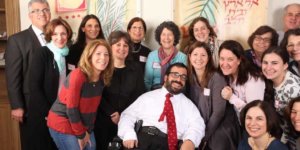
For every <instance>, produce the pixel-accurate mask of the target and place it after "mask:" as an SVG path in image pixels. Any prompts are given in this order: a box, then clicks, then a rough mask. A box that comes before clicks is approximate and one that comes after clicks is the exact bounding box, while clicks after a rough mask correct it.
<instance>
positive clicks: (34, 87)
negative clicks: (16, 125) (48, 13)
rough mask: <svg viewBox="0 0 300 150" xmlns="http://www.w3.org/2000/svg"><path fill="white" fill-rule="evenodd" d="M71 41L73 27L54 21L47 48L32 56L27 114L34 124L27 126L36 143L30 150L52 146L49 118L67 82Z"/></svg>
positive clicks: (49, 27) (48, 34)
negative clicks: (67, 65) (67, 58)
mask: <svg viewBox="0 0 300 150" xmlns="http://www.w3.org/2000/svg"><path fill="white" fill-rule="evenodd" d="M71 38H72V30H71V27H70V25H69V24H68V23H67V22H66V21H65V20H63V19H61V18H57V19H53V20H52V21H51V22H50V23H48V24H47V26H46V29H45V40H46V41H47V44H46V46H43V47H41V48H39V49H37V50H35V52H34V53H33V55H32V61H31V66H30V68H29V75H30V76H29V82H30V84H29V90H30V99H29V100H28V102H27V104H28V110H27V111H28V121H29V122H31V124H30V125H29V124H28V126H29V127H30V128H31V130H32V131H34V132H32V133H31V136H32V137H33V138H32V139H30V140H35V142H36V144H34V145H31V146H32V148H31V149H47V147H48V148H49V146H51V143H53V141H52V139H51V137H50V134H49V131H48V127H47V124H46V122H47V120H46V118H47V116H48V112H49V110H50V108H51V106H52V104H53V103H54V101H55V100H56V98H57V95H58V91H59V90H60V89H61V87H62V85H63V82H64V80H65V79H66V74H67V73H66V58H65V57H66V56H67V55H68V53H69V48H68V47H67V43H68V41H70V40H71ZM50 149H52V148H50Z"/></svg>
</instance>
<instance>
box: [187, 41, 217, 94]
mask: <svg viewBox="0 0 300 150" xmlns="http://www.w3.org/2000/svg"><path fill="white" fill-rule="evenodd" d="M196 48H203V49H205V51H206V53H207V56H208V62H207V64H206V66H205V71H204V75H203V76H202V78H201V79H200V81H198V79H197V78H196V80H195V79H194V76H195V75H196V71H195V69H194V67H193V66H192V64H191V62H190V56H191V54H192V52H193V51H194V50H195V49H196ZM188 58H189V59H188V74H189V81H190V84H191V85H193V84H195V83H198V84H200V87H201V90H203V88H207V86H208V82H209V80H210V78H211V77H212V75H213V74H214V72H215V71H216V68H215V67H214V62H213V58H212V54H211V51H210V48H209V47H208V45H207V44H206V43H204V42H199V41H196V42H194V43H193V44H192V45H191V46H190V47H189V49H188Z"/></svg>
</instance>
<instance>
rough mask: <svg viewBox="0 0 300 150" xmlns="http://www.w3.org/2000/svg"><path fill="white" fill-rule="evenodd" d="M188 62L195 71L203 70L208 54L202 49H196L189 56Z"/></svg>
mask: <svg viewBox="0 0 300 150" xmlns="http://www.w3.org/2000/svg"><path fill="white" fill-rule="evenodd" d="M189 60H190V63H191V65H192V66H193V68H194V69H195V70H205V67H206V65H207V63H208V54H207V52H206V50H205V49H204V48H203V47H197V48H195V49H194V50H193V51H192V53H191V54H190V55H189Z"/></svg>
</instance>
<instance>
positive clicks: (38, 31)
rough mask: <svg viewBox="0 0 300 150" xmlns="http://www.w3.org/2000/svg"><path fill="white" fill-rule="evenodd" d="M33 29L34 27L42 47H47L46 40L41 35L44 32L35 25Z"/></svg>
mask: <svg viewBox="0 0 300 150" xmlns="http://www.w3.org/2000/svg"><path fill="white" fill-rule="evenodd" d="M31 27H32V30H33V32H34V33H35V35H36V37H37V38H38V40H39V42H40V43H41V45H42V46H45V43H44V39H42V36H41V34H42V33H44V32H43V31H42V30H40V29H39V28H37V27H36V26H34V25H31Z"/></svg>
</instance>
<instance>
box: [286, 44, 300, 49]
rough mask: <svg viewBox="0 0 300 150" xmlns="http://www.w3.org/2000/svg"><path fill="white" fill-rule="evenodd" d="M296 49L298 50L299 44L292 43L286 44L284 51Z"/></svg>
mask: <svg viewBox="0 0 300 150" xmlns="http://www.w3.org/2000/svg"><path fill="white" fill-rule="evenodd" d="M296 47H298V48H300V42H298V43H297V44H293V43H291V44H288V45H287V46H286V49H287V50H294V49H295V48H296Z"/></svg>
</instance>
